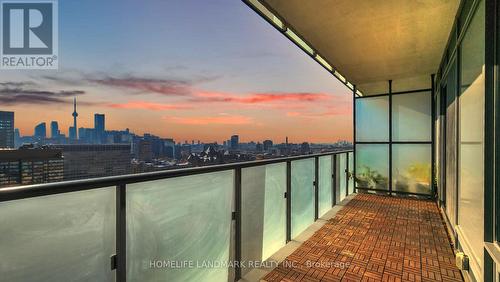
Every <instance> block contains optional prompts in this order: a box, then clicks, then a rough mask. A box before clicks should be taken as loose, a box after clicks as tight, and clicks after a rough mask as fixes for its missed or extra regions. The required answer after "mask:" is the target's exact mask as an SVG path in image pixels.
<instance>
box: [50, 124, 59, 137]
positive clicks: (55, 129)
mask: <svg viewBox="0 0 500 282" xmlns="http://www.w3.org/2000/svg"><path fill="white" fill-rule="evenodd" d="M59 134H60V133H59V124H58V123H57V121H52V122H51V123H50V137H51V138H52V139H56V138H58V137H59Z"/></svg>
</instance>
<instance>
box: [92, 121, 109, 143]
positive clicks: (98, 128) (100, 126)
mask: <svg viewBox="0 0 500 282" xmlns="http://www.w3.org/2000/svg"><path fill="white" fill-rule="evenodd" d="M105 125H106V123H105V116H104V114H94V132H95V137H96V140H95V141H96V142H97V143H99V144H103V143H106V136H105V131H106V127H105Z"/></svg>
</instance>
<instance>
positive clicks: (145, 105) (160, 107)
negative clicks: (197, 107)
mask: <svg viewBox="0 0 500 282" xmlns="http://www.w3.org/2000/svg"><path fill="white" fill-rule="evenodd" d="M108 107H110V108H115V109H139V110H152V111H165V110H185V109H191V108H192V107H190V106H186V105H174V104H163V103H151V102H145V101H130V102H127V103H123V104H109V105H108Z"/></svg>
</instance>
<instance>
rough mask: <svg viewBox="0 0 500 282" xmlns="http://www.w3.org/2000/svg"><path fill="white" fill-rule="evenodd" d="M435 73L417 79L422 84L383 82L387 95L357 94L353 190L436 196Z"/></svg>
mask: <svg viewBox="0 0 500 282" xmlns="http://www.w3.org/2000/svg"><path fill="white" fill-rule="evenodd" d="M433 77H434V76H433V75H429V76H428V78H427V81H424V82H423V83H422V82H421V81H422V79H421V78H420V79H419V80H418V81H419V82H420V84H416V85H421V86H422V87H423V88H418V89H411V88H408V87H414V85H415V84H414V83H410V84H408V83H407V82H400V81H398V82H397V83H393V81H387V88H386V89H387V92H386V93H369V94H366V95H364V96H355V98H354V99H355V111H354V112H355V119H354V120H355V142H354V158H355V160H354V164H353V165H354V171H355V173H354V175H355V177H354V180H355V188H356V190H357V191H359V190H362V191H371V192H377V193H389V194H416V195H424V196H433V195H434V191H433V189H432V180H431V179H433V177H432V175H433V171H434V170H433V168H432V166H433V161H432V158H433V153H432V146H433V136H434V135H433V133H432V128H433V127H432V125H433V124H432V120H433V119H432V114H433V111H432V108H433V95H432V93H433V87H432V85H433ZM409 85H410V86H409ZM393 86H395V87H396V89H397V92H395V91H393Z"/></svg>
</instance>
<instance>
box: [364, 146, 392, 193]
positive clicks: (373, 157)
mask: <svg viewBox="0 0 500 282" xmlns="http://www.w3.org/2000/svg"><path fill="white" fill-rule="evenodd" d="M356 187H359V188H369V189H380V190H389V145H386V144H357V145H356Z"/></svg>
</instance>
